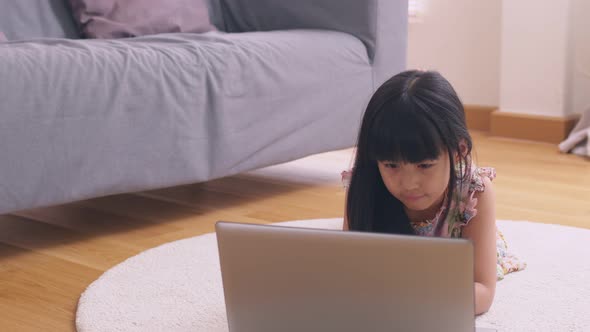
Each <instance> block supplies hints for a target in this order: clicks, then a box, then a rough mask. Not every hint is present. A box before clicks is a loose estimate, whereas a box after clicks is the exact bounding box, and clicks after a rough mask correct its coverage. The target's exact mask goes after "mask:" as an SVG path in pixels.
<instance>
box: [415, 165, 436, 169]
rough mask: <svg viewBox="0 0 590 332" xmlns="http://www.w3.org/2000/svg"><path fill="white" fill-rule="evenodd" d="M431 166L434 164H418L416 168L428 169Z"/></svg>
mask: <svg viewBox="0 0 590 332" xmlns="http://www.w3.org/2000/svg"><path fill="white" fill-rule="evenodd" d="M432 166H434V164H418V168H422V169H429V168H430V167H432Z"/></svg>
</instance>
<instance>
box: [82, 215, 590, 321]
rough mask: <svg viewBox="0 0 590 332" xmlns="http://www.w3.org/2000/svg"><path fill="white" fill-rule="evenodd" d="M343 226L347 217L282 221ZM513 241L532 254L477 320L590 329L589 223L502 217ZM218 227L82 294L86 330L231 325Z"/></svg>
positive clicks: (126, 267)
mask: <svg viewBox="0 0 590 332" xmlns="http://www.w3.org/2000/svg"><path fill="white" fill-rule="evenodd" d="M280 224H281V225H286V226H300V227H313V228H326V229H337V228H340V227H341V225H342V219H341V218H337V219H317V220H302V221H291V222H285V223H280ZM498 226H499V228H500V229H501V230H502V232H503V233H504V235H505V237H506V240H507V241H508V245H509V246H510V247H509V249H510V250H511V251H512V252H514V253H515V254H516V255H518V256H519V257H520V258H522V259H523V260H524V261H526V262H527V264H528V266H527V268H526V269H525V270H524V271H521V272H516V273H512V274H509V275H507V276H506V278H505V279H504V280H502V281H500V282H498V285H497V291H496V298H495V300H494V305H493V307H492V309H491V310H490V312H488V313H487V314H485V315H483V316H480V317H478V318H477V325H478V326H484V327H495V328H496V329H498V331H518V332H523V331H590V230H587V229H579V228H573V227H564V226H558V225H547V224H540V223H531V222H515V221H498ZM218 259H219V258H218V253H217V242H216V238H215V234H213V233H211V234H205V235H202V236H197V237H194V238H189V239H185V240H180V241H175V242H171V243H167V244H164V245H162V246H159V247H157V248H153V249H150V250H147V251H145V252H143V253H141V254H139V255H137V256H134V257H131V258H129V259H127V260H126V261H124V262H122V263H121V264H119V265H117V266H115V267H113V268H112V269H110V270H109V271H107V272H105V273H104V274H103V275H102V276H101V277H100V278H99V279H98V280H96V281H95V282H94V283H92V284H91V285H90V286H89V287H88V288H87V289H86V291H85V292H84V293H83V294H82V296H81V298H80V301H79V303H78V311H77V314H76V327H77V329H78V331H80V332H90V331H92V332H94V331H142V332H146V331H207V332H214V331H227V324H226V317H225V306H224V299H223V288H222V284H221V274H220V271H219V261H218Z"/></svg>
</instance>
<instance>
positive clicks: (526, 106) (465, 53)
mask: <svg viewBox="0 0 590 332" xmlns="http://www.w3.org/2000/svg"><path fill="white" fill-rule="evenodd" d="M422 1H423V4H424V6H423V9H424V13H423V15H422V16H421V17H419V19H418V22H412V23H410V25H409V36H408V67H409V68H424V69H435V70H438V71H440V72H441V73H442V74H443V75H445V76H446V77H447V78H448V79H449V80H450V81H451V83H452V84H453V85H454V86H455V88H456V90H457V92H458V93H459V95H460V97H461V98H462V100H463V102H464V103H465V104H475V105H488V106H499V107H500V108H501V110H502V111H506V112H515V113H524V114H537V115H548V116H564V115H568V114H571V113H580V112H581V111H582V110H583V109H585V108H587V107H590V0H559V1H555V0H517V1H515V0H476V1H474V0H422Z"/></svg>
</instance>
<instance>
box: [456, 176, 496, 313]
mask: <svg viewBox="0 0 590 332" xmlns="http://www.w3.org/2000/svg"><path fill="white" fill-rule="evenodd" d="M483 180H484V185H485V190H484V191H483V192H477V193H475V198H477V214H476V216H475V217H473V219H471V221H470V222H469V223H468V224H467V226H465V228H464V229H463V235H462V236H463V237H464V238H468V239H471V240H472V241H473V245H474V250H475V253H474V254H475V262H474V264H475V276H474V277H475V314H476V315H479V314H482V313H484V312H486V311H488V310H489V309H490V307H491V306H492V302H493V300H494V294H495V292H496V278H497V276H496V264H497V254H496V212H495V206H496V204H495V203H496V198H495V193H494V188H493V185H492V182H491V181H490V179H488V178H487V177H484V178H483Z"/></svg>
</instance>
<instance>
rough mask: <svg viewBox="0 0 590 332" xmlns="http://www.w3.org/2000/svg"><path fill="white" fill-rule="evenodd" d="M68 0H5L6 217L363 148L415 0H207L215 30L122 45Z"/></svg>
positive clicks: (0, 67) (0, 18) (0, 75)
mask: <svg viewBox="0 0 590 332" xmlns="http://www.w3.org/2000/svg"><path fill="white" fill-rule="evenodd" d="M65 3H66V0H18V1H16V0H0V8H1V10H0V31H1V32H4V34H5V35H6V36H7V38H8V40H9V42H7V43H0V84H1V85H0V214H1V213H8V212H11V211H16V210H21V209H28V208H34V207H41V206H47V205H54V204H59V203H66V202H71V201H75V200H80V199H86V198H92V197H98V196H104V195H110V194H116V193H124V192H133V191H142V190H149V189H156V188H162V187H168V186H174V185H181V184H188V183H195V182H202V181H207V180H211V179H215V178H220V177H224V176H228V175H233V174H236V173H240V172H244V171H248V170H252V169H255V168H259V167H264V166H268V165H272V164H277V163H281V162H286V161H290V160H294V159H297V158H300V157H303V156H306V155H309V154H313V153H319V152H324V151H329V150H334V149H340V148H346V147H350V146H353V145H354V143H355V139H356V133H357V129H358V125H359V121H360V117H361V113H362V111H363V108H364V106H365V105H366V103H367V101H368V98H369V96H370V94H371V92H372V91H374V89H375V88H376V87H377V86H378V85H379V84H380V83H382V82H383V81H384V80H385V79H387V78H388V77H389V76H391V75H392V74H394V73H396V72H399V71H401V70H403V69H404V68H405V54H406V38H407V37H406V36H407V1H406V0H297V1H294V0H211V2H210V4H209V5H210V9H211V16H212V21H213V22H214V23H215V25H216V26H217V27H218V28H219V30H220V31H219V32H210V33H205V34H160V35H154V36H146V37H139V38H130V39H119V40H83V39H78V33H77V32H76V27H75V24H74V22H73V20H72V18H71V15H70V12H69V9H68V6H67V5H66V4H65ZM334 174H338V170H334Z"/></svg>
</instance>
